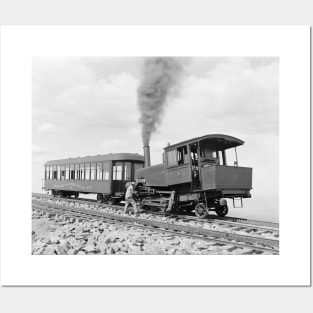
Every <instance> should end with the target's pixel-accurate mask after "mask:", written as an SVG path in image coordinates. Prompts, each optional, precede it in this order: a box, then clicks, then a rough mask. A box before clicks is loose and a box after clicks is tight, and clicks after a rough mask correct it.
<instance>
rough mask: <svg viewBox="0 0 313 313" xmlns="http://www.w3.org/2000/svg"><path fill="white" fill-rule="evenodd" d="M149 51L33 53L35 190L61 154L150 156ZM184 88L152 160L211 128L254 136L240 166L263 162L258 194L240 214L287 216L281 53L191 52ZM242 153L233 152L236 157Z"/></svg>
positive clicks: (173, 101) (257, 172)
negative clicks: (142, 90)
mask: <svg viewBox="0 0 313 313" xmlns="http://www.w3.org/2000/svg"><path fill="white" fill-rule="evenodd" d="M143 60H144V58H141V57H140V58H139V57H138V58H133V57H132V58H127V57H125V58H115V57H112V58H108V57H90V58H87V57H83V58H76V57H75V58H68V57H67V58H61V57H57V58H47V57H44V58H41V57H36V58H33V94H32V97H33V98H32V106H33V107H32V118H33V119H32V139H33V143H32V144H33V147H32V150H33V159H32V166H33V178H32V186H33V187H32V188H33V191H34V192H39V191H41V182H42V178H43V174H44V168H43V164H44V163H45V162H46V161H48V160H52V159H59V158H69V157H78V156H87V155H97V154H106V153H111V152H112V153H114V152H134V153H136V152H137V153H142V140H141V125H140V124H139V122H138V121H139V118H140V113H139V110H138V108H137V87H138V85H139V83H140V78H141V73H142V70H141V69H142V64H143ZM183 63H184V73H183V76H182V80H181V82H180V89H179V92H176V93H175V95H174V96H173V97H172V98H170V99H169V100H168V102H167V104H166V107H165V110H164V113H163V118H162V123H161V124H160V125H159V128H158V130H157V131H156V132H155V133H154V134H153V135H152V138H151V142H150V145H151V161H152V164H157V163H160V162H161V160H162V151H163V148H164V147H165V146H166V145H167V143H168V142H170V143H171V144H174V143H176V142H179V141H183V140H186V139H190V138H193V137H198V136H202V135H205V134H214V133H220V134H228V135H231V136H234V137H238V138H240V139H242V140H244V141H245V144H244V145H243V146H241V147H239V148H238V149H237V152H238V158H239V165H241V166H247V167H252V168H253V190H252V198H251V199H245V200H244V208H243V209H232V205H231V206H230V214H231V215H238V216H247V217H249V218H259V219H260V218H263V219H266V220H273V221H278V216H279V203H278V196H279V195H278V174H279V173H278V139H279V138H278V135H279V134H278V129H279V72H278V70H279V62H278V58H274V57H273V58H269V57H266V58H263V57H259V58H255V57H254V58H246V57H243V58H238V57H235V58H228V57H214V58H213V57H195V58H193V57H190V58H186V59H184V60H183ZM233 159H234V152H233V151H229V155H228V162H229V163H230V162H232V160H233Z"/></svg>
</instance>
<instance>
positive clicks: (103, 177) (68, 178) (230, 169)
mask: <svg viewBox="0 0 313 313" xmlns="http://www.w3.org/2000/svg"><path fill="white" fill-rule="evenodd" d="M243 144H244V142H243V141H242V140H240V139H238V138H235V137H231V136H227V135H220V134H214V135H205V136H202V137H197V138H193V139H190V140H186V141H183V142H180V143H176V144H174V145H168V146H167V147H165V148H164V153H163V163H162V164H157V165H153V166H151V162H150V147H149V146H145V147H144V156H141V155H138V154H130V153H120V154H109V155H102V156H96V157H86V158H74V159H66V160H57V161H49V162H47V163H46V164H45V181H44V189H45V190H51V191H52V194H53V195H60V196H72V195H74V196H75V197H78V193H96V194H97V199H98V200H99V201H101V202H102V201H109V202H120V201H122V200H123V199H124V193H125V188H126V187H127V186H128V184H129V183H130V182H131V181H134V180H135V181H136V184H135V190H136V192H137V199H138V201H139V202H140V206H141V208H142V209H144V210H146V209H151V208H156V209H157V210H161V211H164V212H177V213H178V212H181V211H187V212H191V211H194V212H195V215H196V216H197V217H199V218H205V217H206V216H207V215H208V214H209V212H210V211H215V212H216V214H217V215H219V216H225V215H226V214H227V213H228V204H227V201H226V199H231V200H232V201H233V206H234V207H235V206H238V203H239V206H242V199H243V198H249V197H251V194H250V190H251V189H252V168H248V167H239V166H238V160H236V161H235V162H234V165H227V153H226V152H227V151H228V150H229V149H232V148H234V149H235V153H236V157H237V152H236V148H237V147H238V146H240V145H243Z"/></svg>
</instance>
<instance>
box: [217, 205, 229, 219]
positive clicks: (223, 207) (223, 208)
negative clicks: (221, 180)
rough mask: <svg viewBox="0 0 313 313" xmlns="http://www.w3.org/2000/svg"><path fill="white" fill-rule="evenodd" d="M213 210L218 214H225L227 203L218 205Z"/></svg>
mask: <svg viewBox="0 0 313 313" xmlns="http://www.w3.org/2000/svg"><path fill="white" fill-rule="evenodd" d="M215 212H216V214H217V215H218V216H221V217H223V216H225V215H226V214H227V213H228V206H227V205H220V206H218V207H216V208H215Z"/></svg>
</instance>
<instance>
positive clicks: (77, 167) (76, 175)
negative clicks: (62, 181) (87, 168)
mask: <svg viewBox="0 0 313 313" xmlns="http://www.w3.org/2000/svg"><path fill="white" fill-rule="evenodd" d="M74 168H75V179H79V164H75V165H74Z"/></svg>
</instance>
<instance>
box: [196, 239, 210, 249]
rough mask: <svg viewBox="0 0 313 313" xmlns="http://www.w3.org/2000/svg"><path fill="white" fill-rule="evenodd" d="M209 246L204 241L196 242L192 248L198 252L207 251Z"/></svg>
mask: <svg viewBox="0 0 313 313" xmlns="http://www.w3.org/2000/svg"><path fill="white" fill-rule="evenodd" d="M209 247H210V244H209V243H207V242H205V241H198V242H196V243H195V244H194V246H193V248H194V249H198V250H203V249H208V248H209Z"/></svg>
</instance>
